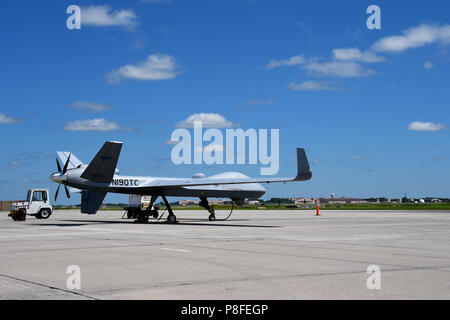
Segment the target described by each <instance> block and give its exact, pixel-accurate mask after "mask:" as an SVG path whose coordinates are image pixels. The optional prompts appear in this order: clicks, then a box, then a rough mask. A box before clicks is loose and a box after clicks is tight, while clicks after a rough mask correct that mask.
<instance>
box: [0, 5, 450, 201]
mask: <svg viewBox="0 0 450 320" xmlns="http://www.w3.org/2000/svg"><path fill="white" fill-rule="evenodd" d="M71 4H76V5H79V6H80V7H81V8H82V27H81V30H68V29H67V27H66V19H67V17H68V14H66V9H67V7H68V6H69V5H71ZM370 4H377V5H379V6H380V8H381V30H369V29H368V28H367V27H366V19H367V18H368V17H369V15H368V14H366V8H367V7H368V6H369V5H370ZM448 12H450V3H449V2H448V1H433V2H429V1H377V2H369V1H339V2H338V1H314V2H313V1H310V2H305V1H302V2H301V1H269V0H254V1H245V0H231V1H212V0H211V1H181V0H170V1H148V0H147V1H144V0H142V1H139V0H134V1H127V2H125V1H78V2H73V1H70V2H69V1H44V2H29V3H27V4H26V5H23V4H20V3H18V2H17V1H4V2H3V3H2V10H0V34H1V39H2V50H0V59H1V61H2V68H1V72H0V92H1V95H0V99H1V102H0V106H1V107H0V134H1V136H2V139H1V140H0V141H1V142H0V146H1V150H2V151H1V156H0V181H1V184H0V185H1V187H0V188H1V197H0V198H1V199H4V200H7V199H20V198H23V197H24V196H25V192H26V190H27V189H28V188H31V187H49V188H50V189H51V192H52V193H54V191H55V190H56V187H57V186H56V185H55V184H53V183H51V182H50V180H49V179H48V176H49V175H50V173H51V172H53V171H56V164H55V160H54V158H55V157H56V153H55V151H56V150H64V151H71V152H73V153H74V154H75V155H77V156H78V157H79V158H80V159H81V160H83V161H84V162H89V161H90V159H91V158H92V157H93V156H94V155H95V153H96V152H97V151H98V149H99V148H100V147H101V145H102V144H103V142H104V141H105V140H120V141H123V142H124V147H123V149H122V154H121V158H120V160H119V164H118V167H119V169H121V173H122V174H126V175H155V176H184V177H187V176H191V175H192V174H194V173H197V172H204V173H205V174H206V175H210V174H214V173H218V172H223V171H241V172H243V173H245V174H248V175H249V176H257V175H258V174H259V166H257V165H245V166H238V165H234V166H217V165H216V166H212V167H207V166H196V165H190V166H176V165H174V164H172V163H171V161H170V152H171V149H172V147H173V146H172V145H168V144H167V143H166V141H167V140H168V139H170V136H171V133H172V131H173V130H174V129H175V127H176V125H177V123H179V122H181V121H183V120H185V119H187V118H188V117H189V116H191V115H194V114H198V113H210V114H213V115H212V116H211V117H213V118H214V117H216V118H217V115H220V116H221V117H223V119H225V120H226V121H227V123H232V124H233V125H234V126H238V125H240V126H242V128H244V129H246V128H255V129H262V128H267V129H271V128H276V129H279V130H280V171H279V175H280V176H290V175H292V174H294V171H295V166H294V165H293V161H294V160H295V159H294V158H295V148H296V147H305V148H306V150H307V153H308V157H309V159H310V162H311V166H312V170H313V178H312V180H311V181H308V182H304V183H293V184H286V185H283V184H281V185H275V184H274V185H270V186H268V187H267V189H268V192H267V194H266V196H265V198H269V197H277V196H283V197H291V196H314V197H315V196H328V195H329V194H330V193H331V192H333V193H335V194H336V195H337V196H355V197H369V196H387V197H400V196H402V195H403V194H404V193H407V194H408V196H413V197H418V196H428V195H430V196H442V197H448V196H449V193H450V192H449V191H450V184H449V181H450V170H449V164H450V151H449V150H450V148H449V147H450V142H449V141H450V139H449V130H448V125H449V124H450V121H449V118H450V117H449V116H450V112H449V107H450V105H449V100H450V90H449V89H450V87H449V83H450V82H449V71H450V26H449V24H450V21H449V18H448V17H449V15H448ZM83 17H84V18H83ZM83 19H84V20H83ZM216 118H215V119H216ZM96 119H97V120H96ZM216 120H217V119H216ZM126 199H127V198H126V197H124V196H117V195H110V196H108V198H107V200H106V201H126ZM58 201H59V203H64V204H66V203H78V202H79V201H80V200H79V196H78V195H74V196H73V198H72V199H71V200H65V199H64V197H63V196H61V197H60V199H59V200H58Z"/></svg>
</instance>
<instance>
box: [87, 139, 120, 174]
mask: <svg viewBox="0 0 450 320" xmlns="http://www.w3.org/2000/svg"><path fill="white" fill-rule="evenodd" d="M121 150H122V142H117V141H107V142H105V144H104V145H103V147H102V148H101V149H100V151H99V152H98V153H97V154H96V156H95V157H94V159H93V160H92V161H91V162H90V163H89V165H88V166H87V168H86V169H85V170H84V172H83V174H82V175H81V178H83V179H88V180H91V181H94V182H111V180H112V178H113V176H114V172H115V171H116V166H117V161H118V160H119V155H120V151H121Z"/></svg>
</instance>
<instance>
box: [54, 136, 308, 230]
mask: <svg viewBox="0 0 450 320" xmlns="http://www.w3.org/2000/svg"><path fill="white" fill-rule="evenodd" d="M122 144H123V143H122V142H118V141H107V142H105V144H104V145H103V147H102V148H101V149H100V151H99V152H98V153H97V155H96V156H95V157H94V159H93V160H92V161H91V162H90V163H89V164H84V163H82V162H81V161H80V160H79V159H78V158H77V157H76V156H75V155H74V154H72V153H70V152H63V151H58V152H57V154H58V157H59V158H60V160H61V161H62V162H63V163H64V167H63V168H62V169H61V166H60V164H59V161H58V159H56V165H57V167H58V172H55V173H53V174H52V175H51V176H50V179H51V180H52V181H54V182H57V183H59V186H58V189H57V190H56V194H55V201H56V199H57V197H58V192H59V187H60V186H61V184H62V185H64V189H65V192H66V195H67V197H69V198H70V193H69V189H68V188H67V187H68V186H69V187H71V188H73V189H71V191H73V192H81V213H85V214H96V213H97V211H98V209H99V208H100V206H101V205H102V202H103V199H104V198H105V196H106V194H107V193H108V192H112V193H121V194H133V195H148V196H151V200H150V204H149V207H148V208H149V209H148V210H139V211H138V212H136V213H135V218H137V221H139V222H147V221H148V219H149V217H150V215H151V216H153V217H154V218H157V217H158V211H157V210H155V209H153V205H154V203H155V201H156V200H157V199H158V197H161V198H162V200H163V201H164V204H165V205H166V208H167V211H168V212H169V215H168V217H167V221H168V222H170V223H175V222H177V218H176V216H175V215H174V213H173V211H172V208H171V206H170V204H169V202H168V201H167V198H166V197H199V198H200V203H199V205H200V206H202V207H203V208H205V209H206V210H207V211H208V212H209V213H210V216H209V220H211V221H214V220H215V213H214V210H213V208H211V206H210V205H209V202H208V197H220V198H230V199H231V200H232V201H233V202H234V203H236V204H237V205H242V204H243V203H244V200H245V199H246V198H259V197H261V196H262V195H263V194H264V193H265V192H266V189H264V188H263V187H262V186H261V185H260V183H271V182H292V181H305V180H309V179H311V176H312V173H311V170H310V167H309V163H308V159H307V157H306V153H305V150H304V149H303V148H298V149H297V175H296V176H295V177H294V178H268V177H259V178H250V177H248V176H246V175H244V174H242V173H239V172H225V173H220V174H216V175H213V176H210V177H204V176H203V175H194V176H193V177H192V178H165V177H142V176H121V175H119V170H118V169H117V168H116V166H117V161H118V159H119V155H120V151H121V149H122Z"/></svg>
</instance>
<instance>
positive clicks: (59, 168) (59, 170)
mask: <svg viewBox="0 0 450 320" xmlns="http://www.w3.org/2000/svg"><path fill="white" fill-rule="evenodd" d="M56 166H57V167H58V172H61V166H60V165H59V161H58V159H56Z"/></svg>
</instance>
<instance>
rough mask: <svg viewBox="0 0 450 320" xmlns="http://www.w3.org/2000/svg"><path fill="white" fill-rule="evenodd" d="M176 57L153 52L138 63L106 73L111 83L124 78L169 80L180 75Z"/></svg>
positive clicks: (116, 82)
mask: <svg viewBox="0 0 450 320" xmlns="http://www.w3.org/2000/svg"><path fill="white" fill-rule="evenodd" d="M176 69H177V65H176V63H175V58H174V57H172V56H169V55H163V54H152V55H149V56H148V57H147V59H146V60H145V61H143V62H141V63H138V64H137V65H125V66H123V67H121V68H119V69H117V70H113V71H111V72H109V73H108V74H107V75H106V79H107V81H108V83H110V84H118V83H119V82H120V81H121V80H123V79H136V80H167V79H173V78H175V77H176V76H177V75H178V73H179V72H178V71H176Z"/></svg>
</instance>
